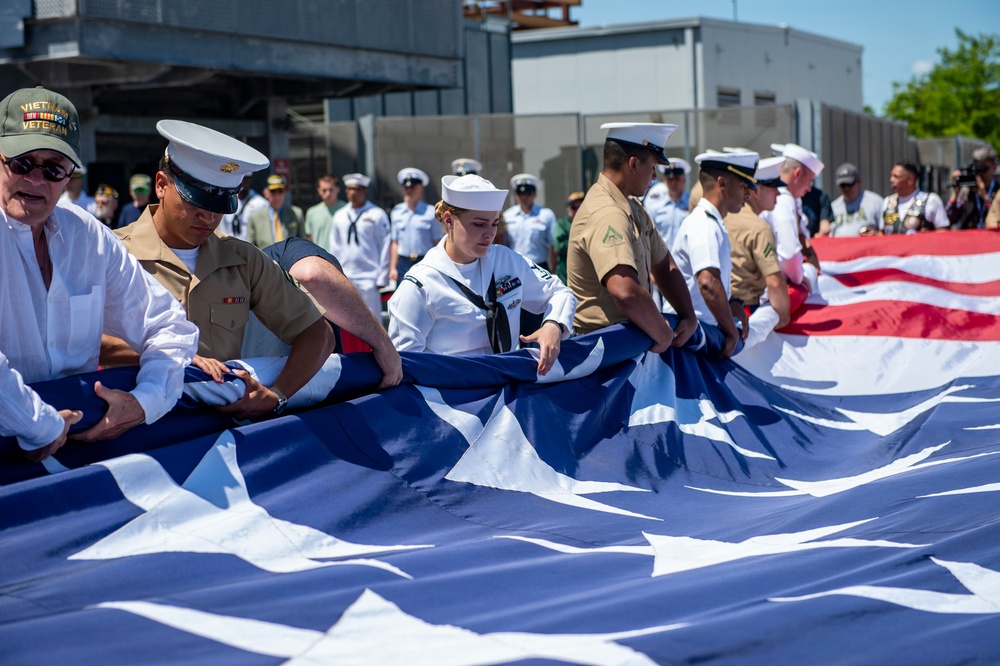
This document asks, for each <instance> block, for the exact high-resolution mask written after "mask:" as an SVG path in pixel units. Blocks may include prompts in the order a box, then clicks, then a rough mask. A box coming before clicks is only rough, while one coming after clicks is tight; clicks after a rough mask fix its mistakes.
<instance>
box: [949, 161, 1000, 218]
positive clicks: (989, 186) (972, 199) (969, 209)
mask: <svg viewBox="0 0 1000 666" xmlns="http://www.w3.org/2000/svg"><path fill="white" fill-rule="evenodd" d="M996 170H997V151H996V150H994V149H993V148H992V147H991V146H985V147H983V148H979V149H977V150H976V151H974V152H973V153H972V161H971V162H970V163H969V164H967V165H965V166H964V167H962V168H961V169H956V170H955V171H953V172H952V174H951V188H952V189H951V196H950V197H949V198H948V204H947V206H946V207H945V208H946V210H947V211H948V219H949V220H950V221H951V224H952V228H954V229H978V228H980V227H983V226H985V224H986V217H987V214H988V213H989V210H990V203H991V202H992V201H993V200H994V199H995V198H996V197H997V194H998V192H1000V183H998V182H997V181H996V179H995V178H994V174H996Z"/></svg>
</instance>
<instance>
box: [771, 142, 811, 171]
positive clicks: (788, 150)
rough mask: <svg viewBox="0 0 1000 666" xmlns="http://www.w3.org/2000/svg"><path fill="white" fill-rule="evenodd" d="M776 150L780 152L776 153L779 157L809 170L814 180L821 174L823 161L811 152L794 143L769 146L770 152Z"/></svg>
mask: <svg viewBox="0 0 1000 666" xmlns="http://www.w3.org/2000/svg"><path fill="white" fill-rule="evenodd" d="M778 148H781V152H780V153H778V154H779V155H782V156H784V157H788V158H790V159H793V160H795V161H796V162H798V163H799V164H801V165H802V166H804V167H805V168H807V169H809V170H810V171H812V174H813V177H814V178H815V177H817V176H819V174H820V173H822V172H823V161H822V160H821V159H820V158H819V155H817V154H816V153H814V152H813V151H811V150H807V149H805V148H803V147H802V146H800V145H798V144H796V143H786V144H784V145H781V144H778V143H772V144H771V150H775V151H776V150H777V149H778Z"/></svg>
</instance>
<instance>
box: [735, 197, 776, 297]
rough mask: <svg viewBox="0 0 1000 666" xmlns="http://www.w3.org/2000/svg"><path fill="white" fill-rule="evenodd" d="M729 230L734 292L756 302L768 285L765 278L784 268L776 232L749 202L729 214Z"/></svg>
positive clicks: (737, 295) (736, 295)
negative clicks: (755, 212)
mask: <svg viewBox="0 0 1000 666" xmlns="http://www.w3.org/2000/svg"><path fill="white" fill-rule="evenodd" d="M726 232H727V233H728V234H729V242H730V244H732V246H733V252H732V257H733V276H732V280H731V281H730V286H731V292H732V295H733V296H735V297H737V298H739V299H741V300H742V301H743V302H744V303H746V304H747V305H756V304H757V303H759V302H760V297H761V295H763V293H764V291H765V289H766V288H767V285H766V282H765V280H764V278H765V277H767V276H768V275H773V274H774V273H780V272H781V265H780V264H779V263H778V250H777V249H776V248H775V244H774V232H773V231H772V230H771V225H769V224H768V223H767V222H765V221H764V220H762V219H760V218H759V217H757V215H755V214H754V212H753V209H752V208H750V205H749V204H744V205H743V208H741V209H740V212H738V213H730V214H729V215H727V216H726Z"/></svg>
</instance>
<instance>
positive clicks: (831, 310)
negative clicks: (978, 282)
mask: <svg viewBox="0 0 1000 666" xmlns="http://www.w3.org/2000/svg"><path fill="white" fill-rule="evenodd" d="M780 332H781V333H788V334H792V335H867V336H885V337H896V338H922V339H931V340H962V341H965V342H1000V316H997V315H992V314H983V313H981V312H970V311H968V310H953V309H950V308H940V307H935V306H933V305H927V304H924V303H908V302H906V301H868V302H865V303H854V304H851V305H809V304H807V305H804V306H803V307H802V309H801V310H799V311H798V312H797V313H796V314H795V316H794V318H793V321H792V322H791V323H790V324H789V325H788V326H786V327H785V328H783V329H781V331H780ZM914 360H915V361H917V362H919V359H914Z"/></svg>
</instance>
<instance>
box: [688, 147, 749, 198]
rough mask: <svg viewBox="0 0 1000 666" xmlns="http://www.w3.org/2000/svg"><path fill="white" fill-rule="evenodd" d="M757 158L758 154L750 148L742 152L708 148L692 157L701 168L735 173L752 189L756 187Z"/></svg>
mask: <svg viewBox="0 0 1000 666" xmlns="http://www.w3.org/2000/svg"><path fill="white" fill-rule="evenodd" d="M759 160H760V155H758V154H757V153H755V152H753V151H752V150H748V151H746V152H742V153H723V152H720V151H718V150H709V151H706V152H704V153H702V154H701V155H698V156H697V157H695V158H694V161H695V162H696V163H697V164H698V165H699V166H701V168H702V169H703V170H705V169H707V170H715V171H727V172H729V173H733V174H736V176H737V177H738V178H740V179H741V180H743V181H745V182H746V183H747V185H749V186H750V189H752V190H756V189H757V179H756V178H755V177H754V174H755V173H756V172H757V162H758V161H759Z"/></svg>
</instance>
